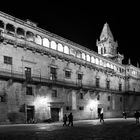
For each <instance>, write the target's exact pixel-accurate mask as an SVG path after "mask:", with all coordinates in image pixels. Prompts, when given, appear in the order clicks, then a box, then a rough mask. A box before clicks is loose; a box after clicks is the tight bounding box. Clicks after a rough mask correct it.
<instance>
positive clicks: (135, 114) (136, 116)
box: [134, 111, 140, 124]
mask: <svg viewBox="0 0 140 140" xmlns="http://www.w3.org/2000/svg"><path fill="white" fill-rule="evenodd" d="M134 117H135V119H136V124H138V123H139V117H140V113H139V112H138V111H136V112H135V113H134Z"/></svg>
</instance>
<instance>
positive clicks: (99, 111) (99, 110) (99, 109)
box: [98, 108, 102, 117]
mask: <svg viewBox="0 0 140 140" xmlns="http://www.w3.org/2000/svg"><path fill="white" fill-rule="evenodd" d="M101 110H102V108H98V117H99V116H100V113H101Z"/></svg>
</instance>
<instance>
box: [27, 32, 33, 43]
mask: <svg viewBox="0 0 140 140" xmlns="http://www.w3.org/2000/svg"><path fill="white" fill-rule="evenodd" d="M26 38H27V40H28V41H34V34H33V33H32V32H30V31H27V32H26Z"/></svg>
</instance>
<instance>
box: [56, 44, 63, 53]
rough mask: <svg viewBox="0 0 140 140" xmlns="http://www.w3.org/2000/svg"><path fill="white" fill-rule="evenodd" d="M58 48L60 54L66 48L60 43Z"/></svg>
mask: <svg viewBox="0 0 140 140" xmlns="http://www.w3.org/2000/svg"><path fill="white" fill-rule="evenodd" d="M57 48H58V51H59V52H63V49H64V48H63V46H62V44H60V43H58V45H57Z"/></svg>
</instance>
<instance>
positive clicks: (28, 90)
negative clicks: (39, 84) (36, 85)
mask: <svg viewBox="0 0 140 140" xmlns="http://www.w3.org/2000/svg"><path fill="white" fill-rule="evenodd" d="M26 95H33V90H32V87H29V86H27V87H26Z"/></svg>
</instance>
